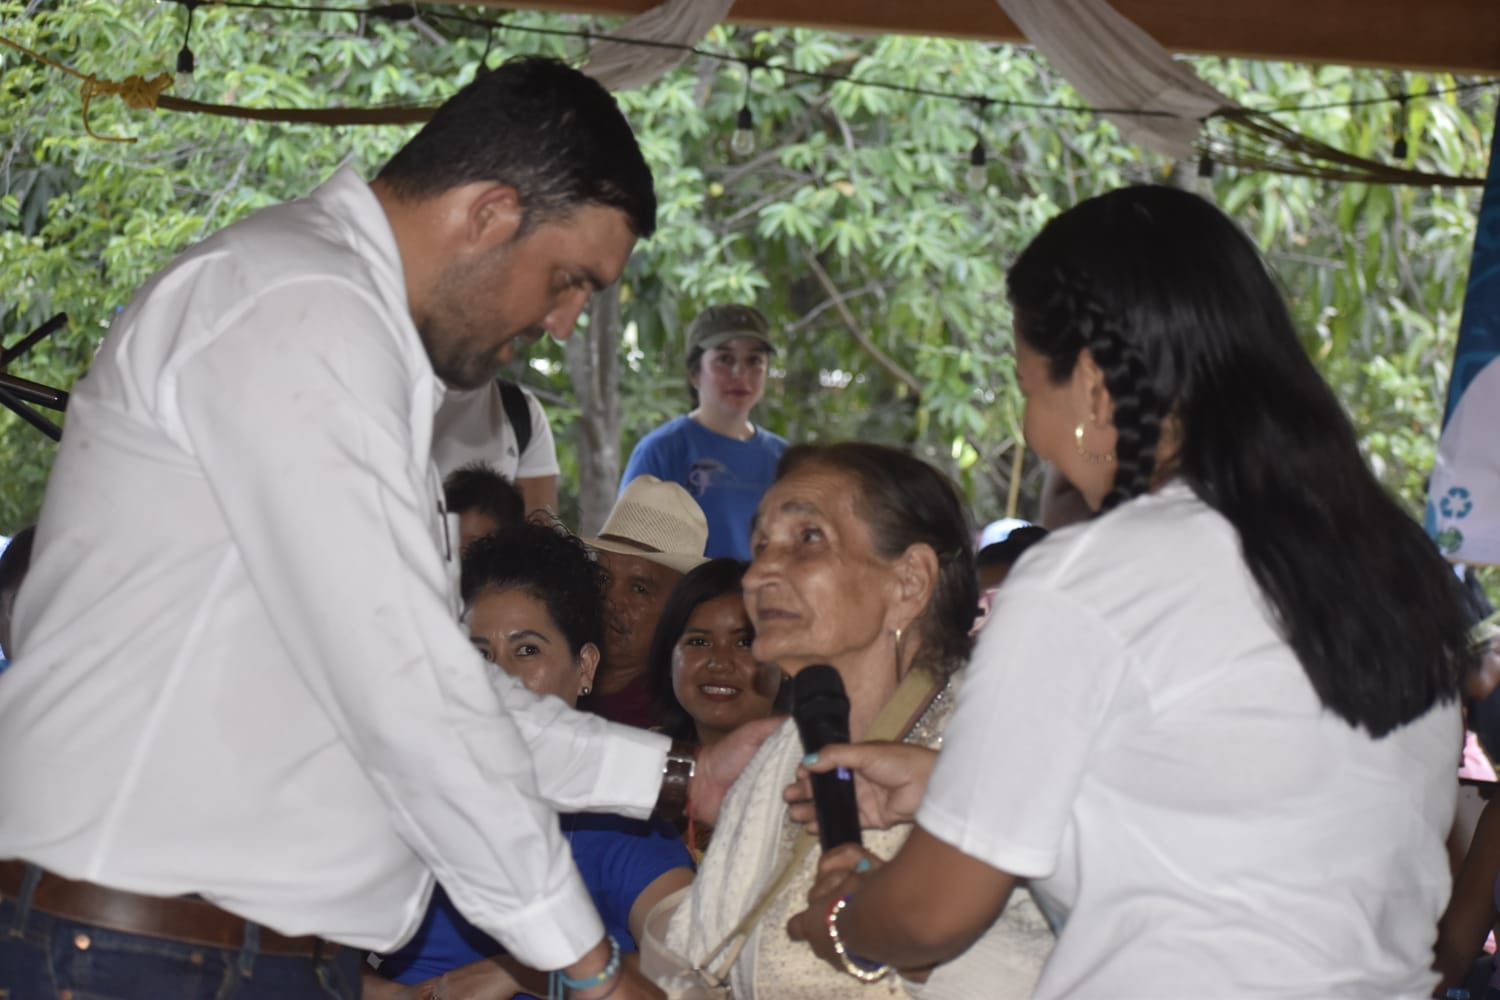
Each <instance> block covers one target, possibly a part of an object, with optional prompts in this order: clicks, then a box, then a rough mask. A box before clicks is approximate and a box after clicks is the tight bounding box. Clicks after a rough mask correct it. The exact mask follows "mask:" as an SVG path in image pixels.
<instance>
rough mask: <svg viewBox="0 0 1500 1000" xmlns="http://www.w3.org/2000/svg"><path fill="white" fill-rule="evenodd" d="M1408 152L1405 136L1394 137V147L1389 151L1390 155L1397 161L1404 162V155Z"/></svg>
mask: <svg viewBox="0 0 1500 1000" xmlns="http://www.w3.org/2000/svg"><path fill="white" fill-rule="evenodd" d="M1408 151H1409V150H1408V147H1407V144H1406V136H1404V135H1398V136H1397V137H1396V145H1395V147H1394V148H1392V149H1391V155H1392V156H1394V157H1395V158H1396V159H1398V160H1404V159H1406V154H1407V152H1408Z"/></svg>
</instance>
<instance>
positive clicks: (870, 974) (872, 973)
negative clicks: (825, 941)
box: [828, 895, 891, 983]
mask: <svg viewBox="0 0 1500 1000" xmlns="http://www.w3.org/2000/svg"><path fill="white" fill-rule="evenodd" d="M853 898H854V897H853V896H852V895H851V896H843V897H841V898H839V899H838V900H836V901H835V902H834V904H833V905H832V906H830V907H829V908H828V936H829V937H830V938H832V939H833V951H834V954H836V955H838V957H839V961H840V962H843V963H844V971H845V972H847V973H849V975H851V976H853V977H854V978H855V979H858V980H859V981H860V982H862V983H873V982H875V981H877V980H880V979H884V978H885V975H886V973H888V972H890V971H891V967H890V966H889V965H882V964H880V963H878V962H870V961H867V960H865V959H863V958H860V957H859V956H858V955H856V954H854V953H853V952H851V951H850V950H849V949H848V948H845V947H844V942H843V939H841V938H840V937H839V914H840V913H843V912H844V907H846V906H848V905H849V900H851V899H853Z"/></svg>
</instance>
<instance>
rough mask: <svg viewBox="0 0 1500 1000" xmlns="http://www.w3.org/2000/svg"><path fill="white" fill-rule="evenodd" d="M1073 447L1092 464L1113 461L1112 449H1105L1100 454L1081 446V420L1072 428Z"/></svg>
mask: <svg viewBox="0 0 1500 1000" xmlns="http://www.w3.org/2000/svg"><path fill="white" fill-rule="evenodd" d="M1073 447H1074V448H1075V449H1077V451H1078V455H1079V457H1080V458H1082V459H1083V460H1084V461H1086V462H1089V463H1091V464H1093V465H1103V464H1105V463H1106V462H1113V461H1114V460H1115V453H1114V452H1112V451H1107V452H1105V453H1104V454H1102V455H1101V454H1099V453H1098V452H1093V451H1089V450H1088V449H1087V448H1085V447H1084V446H1083V421H1082V420H1080V421H1078V426H1077V427H1074V428H1073Z"/></svg>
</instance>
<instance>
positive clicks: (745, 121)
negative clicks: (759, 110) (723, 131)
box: [734, 104, 755, 132]
mask: <svg viewBox="0 0 1500 1000" xmlns="http://www.w3.org/2000/svg"><path fill="white" fill-rule="evenodd" d="M734 128H735V131H737V132H749V131H750V130H751V129H753V128H755V117H754V116H753V115H751V114H750V105H748V104H746V105H745V106H744V107H742V108H740V113H739V114H737V115H735V116H734Z"/></svg>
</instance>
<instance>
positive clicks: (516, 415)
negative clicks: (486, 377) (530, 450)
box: [495, 378, 531, 458]
mask: <svg viewBox="0 0 1500 1000" xmlns="http://www.w3.org/2000/svg"><path fill="white" fill-rule="evenodd" d="M495 385H496V386H498V387H499V389H500V405H501V406H503V407H504V408H505V419H506V420H508V421H510V426H511V429H512V430H514V431H515V432H516V457H518V458H519V457H520V456H522V455H524V454H526V446H527V445H529V444H531V404H530V403H528V402H527V401H526V394H525V393H524V392H522V391H521V387H520V386H519V385H517V384H516V383H514V382H512V381H511V380H510V379H508V378H497V379H495Z"/></svg>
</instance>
